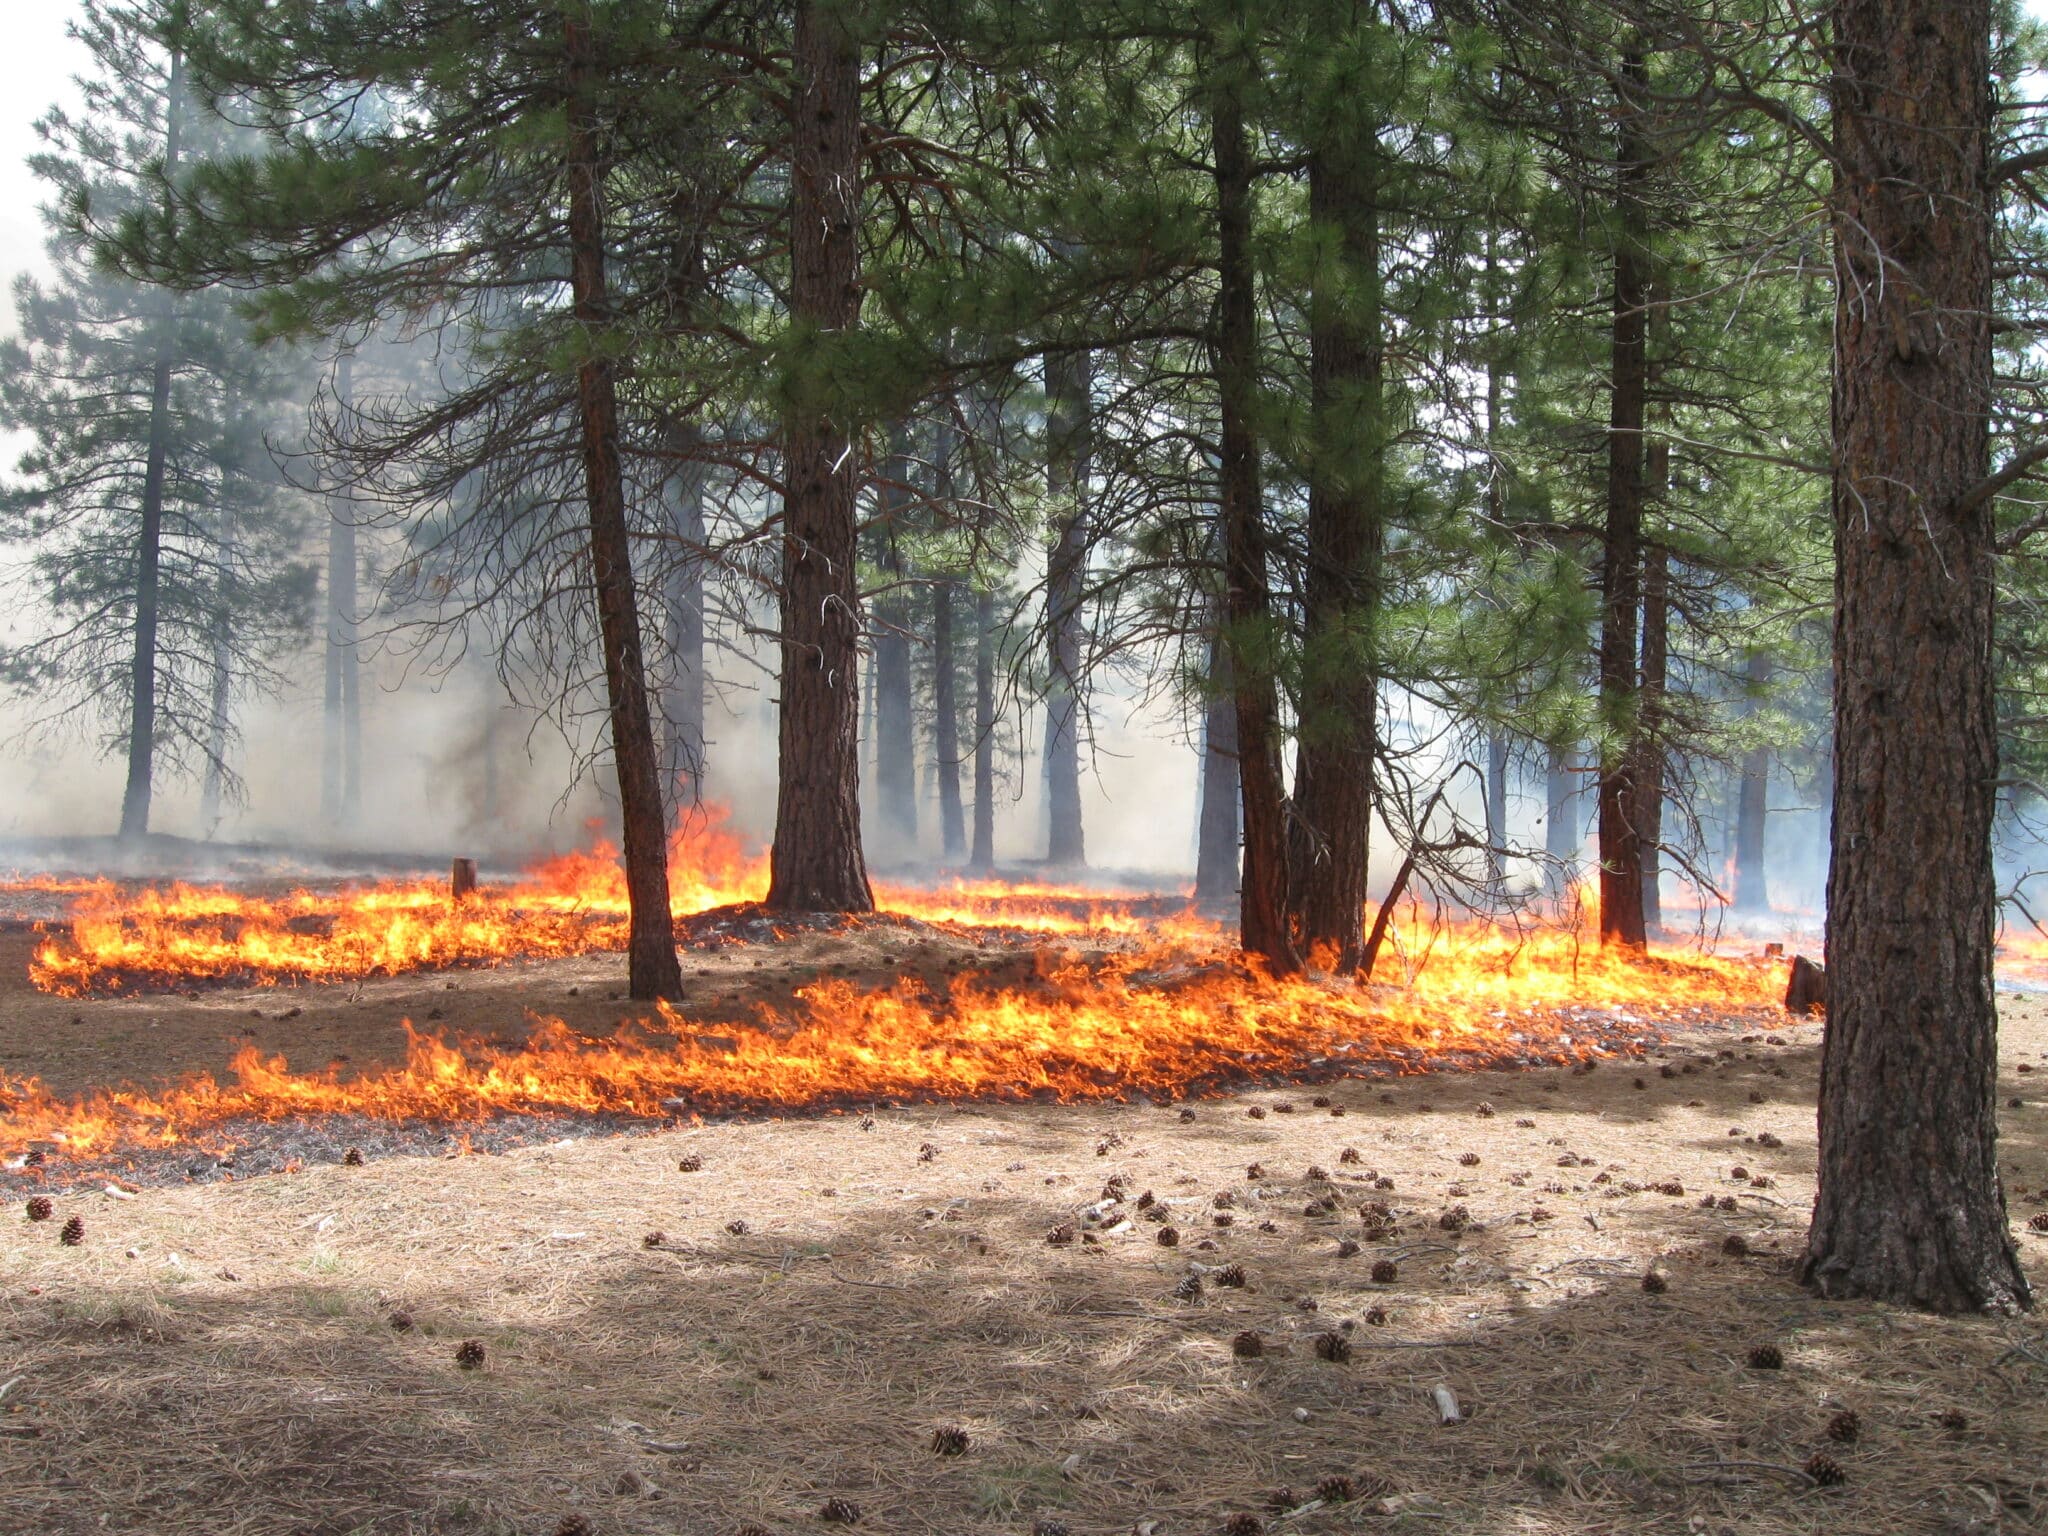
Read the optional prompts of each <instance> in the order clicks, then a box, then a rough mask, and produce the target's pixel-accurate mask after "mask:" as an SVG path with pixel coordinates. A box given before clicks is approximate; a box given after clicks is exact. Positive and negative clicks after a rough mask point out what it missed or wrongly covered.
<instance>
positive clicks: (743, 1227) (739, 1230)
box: [725, 1216, 747, 1237]
mask: <svg viewBox="0 0 2048 1536" xmlns="http://www.w3.org/2000/svg"><path fill="white" fill-rule="evenodd" d="M725 1230H726V1231H728V1232H730V1233H731V1234H732V1235H733V1236H734V1237H745V1236H746V1235H747V1224H746V1223H745V1222H744V1221H742V1220H741V1219H740V1218H739V1217H737V1216H735V1217H733V1219H732V1220H731V1221H728V1222H727V1223H726V1224H725Z"/></svg>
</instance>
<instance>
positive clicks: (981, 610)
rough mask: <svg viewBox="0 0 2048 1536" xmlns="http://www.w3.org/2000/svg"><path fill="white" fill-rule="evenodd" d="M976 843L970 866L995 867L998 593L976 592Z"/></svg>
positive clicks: (990, 590) (976, 868) (969, 857)
mask: <svg viewBox="0 0 2048 1536" xmlns="http://www.w3.org/2000/svg"><path fill="white" fill-rule="evenodd" d="M974 629H975V635H974V846H973V848H972V849H971V850H970V851H969V853H968V855H967V867H968V868H969V869H972V870H973V871H974V872H975V873H976V874H990V873H993V872H994V870H995V867H996V594H995V590H994V589H993V588H991V587H982V588H980V589H979V590H977V591H976V592H975V594H974Z"/></svg>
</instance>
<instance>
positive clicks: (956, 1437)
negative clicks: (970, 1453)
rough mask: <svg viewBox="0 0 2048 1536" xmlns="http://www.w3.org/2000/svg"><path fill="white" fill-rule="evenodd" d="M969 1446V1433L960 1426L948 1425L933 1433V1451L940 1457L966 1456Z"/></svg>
mask: <svg viewBox="0 0 2048 1536" xmlns="http://www.w3.org/2000/svg"><path fill="white" fill-rule="evenodd" d="M968 1444H969V1439H968V1434H967V1431H966V1430H964V1429H962V1428H961V1427H960V1426H959V1425H958V1424H946V1425H942V1426H941V1427H940V1428H938V1429H935V1430H933V1431H932V1450H933V1451H934V1452H935V1453H936V1454H938V1455H940V1456H965V1455H966V1454H967V1447H968Z"/></svg>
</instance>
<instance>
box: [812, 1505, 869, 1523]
mask: <svg viewBox="0 0 2048 1536" xmlns="http://www.w3.org/2000/svg"><path fill="white" fill-rule="evenodd" d="M818 1518H819V1519H820V1520H822V1521H824V1522H825V1523H826V1524H827V1525H859V1524H860V1506H859V1505H858V1504H856V1503H854V1502H853V1500H851V1499H827V1500H826V1501H825V1502H824V1504H823V1505H822V1506H821V1507H820V1508H819V1510H818Z"/></svg>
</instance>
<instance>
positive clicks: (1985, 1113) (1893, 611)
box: [1801, 0, 2030, 1312]
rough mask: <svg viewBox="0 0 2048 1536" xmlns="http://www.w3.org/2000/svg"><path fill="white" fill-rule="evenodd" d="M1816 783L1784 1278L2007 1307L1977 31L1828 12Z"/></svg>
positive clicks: (1986, 300)
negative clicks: (1823, 980)
mask: <svg viewBox="0 0 2048 1536" xmlns="http://www.w3.org/2000/svg"><path fill="white" fill-rule="evenodd" d="M1834 20H1835V36H1834V81H1835V88H1834V102H1833V107H1834V112H1833V122H1834V136H1835V153H1836V167H1835V173H1836V181H1835V192H1834V209H1833V221H1834V246H1835V280H1836V311H1835V372H1834V403H1833V417H1834V441H1835V472H1834V497H1833V501H1834V527H1835V559H1836V566H1835V628H1834V681H1835V786H1834V831H1833V843H1834V846H1833V859H1832V863H1831V865H1830V869H1829V874H1828V939H1827V946H1828V952H1827V972H1828V989H1829V998H1828V1001H1829V1013H1828V1021H1827V1033H1826V1036H1825V1039H1824V1044H1823V1046H1822V1051H1821V1088H1820V1176H1819V1191H1818V1194H1817V1196H1816V1198H1815V1201H1814V1209H1813V1221H1812V1225H1811V1228H1810V1229H1809V1231H1808V1234H1807V1247H1806V1253H1805V1256H1804V1259H1803V1261H1802V1264H1801V1275H1802V1278H1803V1279H1804V1280H1805V1281H1806V1282H1807V1283H1808V1284H1810V1285H1812V1286H1813V1287H1814V1288H1815V1289H1817V1290H1819V1291H1820V1292H1821V1293H1822V1294H1823V1295H1826V1296H1830V1297H1844V1296H1865V1297H1875V1298H1878V1299H1881V1300H1885V1301H1891V1302H1895V1303H1903V1304H1906V1305H1911V1306H1918V1307H1925V1308H1930V1309H1933V1310H1936V1311H1944V1312H1955V1311H1965V1310H1975V1309H1979V1308H1998V1309H2012V1308H2015V1307H2021V1306H2025V1305H2028V1304H2029V1302H2030V1294H2029V1291H2028V1287H2027V1281H2026V1277H2025V1275H2024V1274H2023V1273H2022V1271H2021V1269H2020V1265H2019V1260H2018V1257H2017V1255H2016V1254H2015V1252H2014V1248H2013V1242H2012V1237H2011V1234H2010V1232H2009V1230H2008V1228H2007V1225H2006V1211H2005V1197H2004V1191H2003V1190H2002V1188H2001V1187H2000V1183H1999V1174H1998V1161H1997V1151H1998V1132H1997V1118H1996V1113H1995V1111H1996V1105H1997V1098H1996V1091H1997V1080H1996V1073H1997V1029H1998V1017H1997V1009H1996V1002H1995V997H1994V993H1993V990H1992V951H1993V935H1994V931H1995V926H1996V918H1997V891H1996V885H1995V882H1994V880H1993V873H1992V861H1991V821H1992V815H1993V811H1994V808H1995V798H1996V793H1997V792H1996V789H1995V787H1994V786H1995V782H1996V780H1997V777H1998V740H1997V732H1996V725H1995V716H1994V710H1993V661H1992V624H1993V612H1994V530H1993V523H1992V505H1991V498H1990V497H1988V496H1982V495H1980V494H1978V488H1979V487H1980V486H1982V485H1983V483H1984V481H1985V480H1986V477H1987V475H1988V473H1989V471H1990V467H1991V466H1990V411H1991V404H1992V348H1991V310H1992V290H1991V245H1992V229H1991V206H1992V198H1991V186H1990V181H1989V164H1990V150H1989V141H1990V131H1991V114H1992V103H1991V90H1990V72H1991V70H1990V34H1991V14H1990V6H1989V5H1988V3H1987V0H1839V3H1838V4H1836V6H1835V7H1834Z"/></svg>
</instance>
